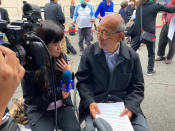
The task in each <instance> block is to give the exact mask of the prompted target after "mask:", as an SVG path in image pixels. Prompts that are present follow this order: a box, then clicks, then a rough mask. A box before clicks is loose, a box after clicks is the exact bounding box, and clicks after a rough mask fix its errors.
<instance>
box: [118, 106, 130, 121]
mask: <svg viewBox="0 0 175 131" xmlns="http://www.w3.org/2000/svg"><path fill="white" fill-rule="evenodd" d="M124 115H128V117H129V119H131V118H132V115H133V113H132V112H131V111H130V110H129V109H127V108H125V109H124V111H123V112H122V113H121V114H120V116H121V117H123V116H124Z"/></svg>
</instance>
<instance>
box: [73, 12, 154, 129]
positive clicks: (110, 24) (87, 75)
mask: <svg viewBox="0 0 175 131" xmlns="http://www.w3.org/2000/svg"><path fill="white" fill-rule="evenodd" d="M123 32H124V21H123V19H122V18H121V16H120V15H118V14H110V15H107V16H105V17H104V19H103V20H102V21H101V23H100V24H99V27H98V30H97V38H98V43H96V44H93V45H91V46H90V47H89V48H87V49H86V50H85V52H84V54H83V55H82V57H81V61H80V65H79V68H78V71H77V73H76V77H77V80H78V82H77V88H78V91H79V94H80V97H81V100H80V106H79V119H80V122H81V121H83V120H84V119H85V118H86V120H87V123H88V120H89V119H91V116H92V117H93V118H96V113H97V114H99V113H100V111H99V108H98V106H97V104H96V103H107V102H117V101H121V100H122V101H123V102H124V103H125V107H126V108H125V110H124V111H123V112H122V113H121V115H120V116H121V117H122V116H124V115H128V117H129V118H130V120H131V124H132V125H133V128H134V130H135V131H150V130H151V129H150V128H149V126H148V124H147V121H146V119H145V117H144V115H143V113H142V110H141V108H140V104H141V102H142V100H143V97H144V80H143V74H142V68H141V64H140V59H139V56H138V54H136V53H135V51H134V50H132V49H131V48H129V47H128V46H126V45H125V44H124V43H123V42H122V41H121V40H122V38H123V37H124V33H123ZM89 114H91V115H89ZM88 124H89V123H88ZM92 128H93V127H92ZM89 130H90V129H89ZM91 130H93V129H91Z"/></svg>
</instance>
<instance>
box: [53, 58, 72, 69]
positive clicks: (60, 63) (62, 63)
mask: <svg viewBox="0 0 175 131" xmlns="http://www.w3.org/2000/svg"><path fill="white" fill-rule="evenodd" d="M72 63H73V62H72V61H71V62H70V64H69V65H68V64H67V63H66V62H65V61H64V59H63V58H61V60H59V59H57V62H56V64H57V66H58V70H60V71H62V72H64V71H65V70H69V71H71V72H72Z"/></svg>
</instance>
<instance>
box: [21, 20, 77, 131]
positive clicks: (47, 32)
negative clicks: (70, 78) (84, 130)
mask: <svg viewBox="0 0 175 131" xmlns="http://www.w3.org/2000/svg"><path fill="white" fill-rule="evenodd" d="M36 35H37V36H38V37H40V38H41V39H42V40H43V41H44V42H45V44H46V45H47V48H48V50H49V54H50V56H51V59H52V62H53V65H54V78H55V83H52V81H51V75H52V74H51V72H50V68H51V67H50V64H49V62H48V57H46V62H47V63H46V64H47V65H46V68H45V69H40V70H37V71H26V73H25V76H24V78H23V80H22V83H21V84H22V90H23V98H24V103H25V112H26V114H27V118H28V121H29V124H30V127H31V130H32V131H54V128H55V123H57V124H58V127H59V129H62V130H63V131H80V126H79V123H78V121H77V119H76V116H75V112H74V110H73V104H72V101H71V97H70V92H64V91H62V90H61V89H60V88H59V87H60V81H61V80H62V73H63V72H64V71H65V70H69V71H71V72H72V62H71V63H70V64H67V62H68V61H67V57H66V55H65V54H64V53H62V51H61V46H60V42H61V40H62V39H63V37H64V32H63V30H62V29H61V28H60V27H59V26H58V25H56V24H55V23H53V22H52V21H44V22H42V23H41V26H40V27H38V29H37V30H36ZM52 84H55V87H56V88H55V92H56V108H57V121H55V106H54V101H55V97H54V96H53V90H52Z"/></svg>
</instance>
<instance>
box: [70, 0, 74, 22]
mask: <svg viewBox="0 0 175 131" xmlns="http://www.w3.org/2000/svg"><path fill="white" fill-rule="evenodd" d="M74 10H75V0H71V5H70V18H71V19H73V15H74Z"/></svg>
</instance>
